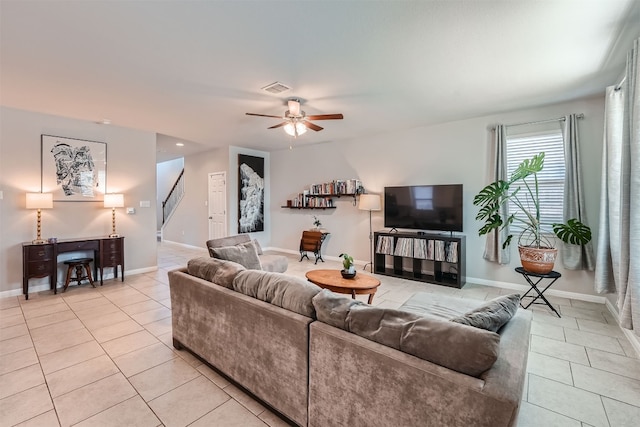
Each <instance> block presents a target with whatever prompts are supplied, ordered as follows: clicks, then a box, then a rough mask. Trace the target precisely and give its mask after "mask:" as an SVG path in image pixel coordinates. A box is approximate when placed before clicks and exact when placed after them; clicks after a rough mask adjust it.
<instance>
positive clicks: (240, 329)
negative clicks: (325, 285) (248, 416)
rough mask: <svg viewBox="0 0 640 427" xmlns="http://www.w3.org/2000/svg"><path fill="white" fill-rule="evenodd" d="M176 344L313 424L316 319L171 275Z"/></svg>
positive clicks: (298, 420) (179, 272)
mask: <svg viewBox="0 0 640 427" xmlns="http://www.w3.org/2000/svg"><path fill="white" fill-rule="evenodd" d="M169 287H170V293H171V320H172V328H173V339H174V343H176V344H177V345H179V346H184V347H186V348H187V349H189V350H190V351H192V352H193V353H195V354H197V355H198V356H200V357H201V358H202V359H204V360H206V361H207V362H208V363H209V364H211V365H213V366H214V367H215V368H217V369H218V370H220V371H221V372H222V373H224V374H225V375H227V376H228V377H230V378H232V379H233V380H234V381H236V382H237V383H238V384H240V385H241V386H242V387H244V388H245V389H247V390H248V391H250V392H251V393H253V394H254V395H255V396H256V397H258V398H259V399H261V400H262V401H263V402H265V403H266V404H267V405H269V406H271V407H273V408H274V409H276V410H277V411H279V412H280V413H282V414H284V415H285V416H286V417H288V418H289V419H291V420H292V421H294V422H295V423H296V424H298V425H305V424H306V421H307V396H308V377H307V374H308V366H309V363H308V346H309V332H308V325H309V323H310V322H312V321H313V319H311V318H309V317H305V316H302V315H300V314H297V313H294V312H292V311H289V310H285V309H283V308H280V307H276V306H274V305H271V304H268V303H266V302H263V301H260V300H257V299H255V298H252V297H249V296H247V295H243V294H241V293H239V292H235V291H233V290H230V289H227V288H224V287H222V286H219V285H216V284H214V283H211V282H208V281H206V280H203V279H200V278H198V277H195V276H191V275H189V274H188V273H186V272H185V271H184V269H181V270H173V271H170V272H169Z"/></svg>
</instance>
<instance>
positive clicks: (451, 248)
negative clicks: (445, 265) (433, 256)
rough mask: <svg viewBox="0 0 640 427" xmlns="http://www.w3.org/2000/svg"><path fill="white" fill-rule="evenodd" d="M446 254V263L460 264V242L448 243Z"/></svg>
mask: <svg viewBox="0 0 640 427" xmlns="http://www.w3.org/2000/svg"><path fill="white" fill-rule="evenodd" d="M445 252H446V254H445V261H447V262H451V263H457V262H458V242H447V244H446V245H445Z"/></svg>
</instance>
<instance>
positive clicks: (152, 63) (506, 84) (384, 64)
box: [0, 0, 640, 159]
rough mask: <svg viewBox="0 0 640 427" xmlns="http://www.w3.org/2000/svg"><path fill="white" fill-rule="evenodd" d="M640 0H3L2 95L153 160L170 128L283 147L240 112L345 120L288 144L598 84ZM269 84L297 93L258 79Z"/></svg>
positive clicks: (201, 143) (529, 102)
mask: <svg viewBox="0 0 640 427" xmlns="http://www.w3.org/2000/svg"><path fill="white" fill-rule="evenodd" d="M639 4H640V0H582V1H578V0H496V1H491V0H460V1H453V0H450V1H443V0H441V1H412V2H408V1H347V0H344V1H177V0H174V1H133V0H131V1H84V2H81V1H56V0H49V1H13V0H0V101H1V103H2V105H4V106H9V107H14V108H19V109H24V110H29V111H37V112H43V113H49V114H55V115H59V116H65V117H72V118H77V119H84V120H90V121H100V120H102V119H105V118H108V119H110V120H111V122H112V123H113V124H114V125H118V126H124V127H131V128H136V129H142V130H147V131H153V132H158V133H159V134H164V135H166V136H165V137H163V138H162V139H161V142H160V143H159V147H160V149H161V150H164V152H163V153H159V159H164V158H170V157H172V156H173V155H174V153H173V151H172V150H175V145H174V141H175V140H174V139H173V138H176V139H180V140H184V141H186V143H187V146H186V147H185V148H183V150H187V151H188V152H193V151H198V150H202V149H205V148H206V149H209V148H212V147H216V146H224V145H228V144H232V145H238V146H244V147H249V148H255V149H259V150H267V151H270V150H278V149H284V148H288V146H289V143H290V137H288V136H286V134H285V133H284V132H283V130H282V129H274V130H267V127H269V126H272V125H274V124H276V123H278V120H277V119H268V118H261V117H250V116H246V115H245V114H244V113H246V112H253V113H261V114H273V115H280V114H283V113H284V111H285V110H286V107H285V103H286V99H288V98H290V97H297V98H301V99H302V100H303V109H304V110H305V111H306V112H307V114H328V113H343V114H344V116H345V118H344V120H341V121H323V122H317V124H319V125H321V126H323V127H325V130H323V131H321V132H318V133H316V132H313V131H310V132H307V133H306V134H305V135H303V136H301V137H299V138H298V140H297V141H296V144H297V145H299V144H314V143H321V142H327V141H346V140H349V139H354V138H363V137H367V136H368V135H374V134H380V133H387V132H394V131H397V130H398V129H406V128H411V127H417V126H425V125H430V124H435V123H441V122H445V121H450V120H456V119H462V118H469V117H474V116H482V115H487V114H493V113H498V112H502V111H508V110H513V109H520V108H528V107H532V106H538V105H544V104H550V103H555V102H560V101H566V100H571V99H575V98H580V97H584V96H589V95H594V94H598V93H603V91H604V87H605V86H607V85H610V84H613V83H615V82H616V80H617V79H618V78H619V76H620V75H621V72H622V70H623V68H624V62H625V56H626V51H627V50H628V49H629V48H630V46H631V43H632V40H633V39H634V38H637V37H639V36H640V18H639V16H640V12H639V10H640V6H639ZM274 81H280V82H283V83H285V84H287V85H289V86H291V87H292V90H291V91H289V92H286V93H283V94H280V95H271V94H267V93H265V92H263V91H261V90H260V88H261V87H263V86H266V85H267V84H270V83H272V82H274ZM169 135H170V137H169ZM161 146H162V147H161ZM163 147H164V148H163Z"/></svg>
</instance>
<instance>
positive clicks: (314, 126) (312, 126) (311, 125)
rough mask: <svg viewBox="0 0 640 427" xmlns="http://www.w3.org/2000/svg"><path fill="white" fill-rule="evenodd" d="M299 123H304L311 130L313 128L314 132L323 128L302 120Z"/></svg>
mask: <svg viewBox="0 0 640 427" xmlns="http://www.w3.org/2000/svg"><path fill="white" fill-rule="evenodd" d="M301 123H302V124H303V125H305V126H306V127H307V128H309V129H311V130H315V131H316V132H318V131H321V130H322V129H324V128H321V127H320V126H318V125H316V124H313V123H311V122H307V121H304V122H301Z"/></svg>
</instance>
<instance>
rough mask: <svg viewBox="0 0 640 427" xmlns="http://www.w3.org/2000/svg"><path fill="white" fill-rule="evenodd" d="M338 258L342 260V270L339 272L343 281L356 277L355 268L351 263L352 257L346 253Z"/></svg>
mask: <svg viewBox="0 0 640 427" xmlns="http://www.w3.org/2000/svg"><path fill="white" fill-rule="evenodd" d="M338 256H339V257H340V258H342V266H343V267H344V270H341V271H340V273H341V274H342V277H344V278H345V279H353V278H354V277H356V266H355V265H354V263H353V257H352V256H351V255H349V254H346V253H344V254H340V255H338Z"/></svg>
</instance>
